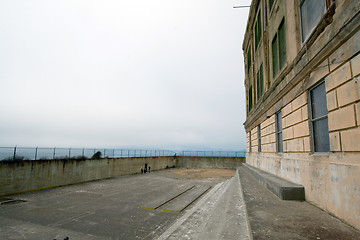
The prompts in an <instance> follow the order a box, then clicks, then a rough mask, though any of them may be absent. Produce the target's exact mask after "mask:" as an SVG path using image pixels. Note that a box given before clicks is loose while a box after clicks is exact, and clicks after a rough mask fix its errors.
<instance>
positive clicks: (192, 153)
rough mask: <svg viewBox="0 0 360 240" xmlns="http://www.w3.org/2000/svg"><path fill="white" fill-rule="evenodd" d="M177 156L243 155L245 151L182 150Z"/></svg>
mask: <svg viewBox="0 0 360 240" xmlns="http://www.w3.org/2000/svg"><path fill="white" fill-rule="evenodd" d="M177 155H178V156H189V157H245V155H246V152H241V151H182V152H179V153H178V154H177Z"/></svg>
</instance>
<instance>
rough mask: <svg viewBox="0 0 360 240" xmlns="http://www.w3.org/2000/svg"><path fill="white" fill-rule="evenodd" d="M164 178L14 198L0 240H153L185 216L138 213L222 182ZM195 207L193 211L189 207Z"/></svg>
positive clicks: (2, 209) (0, 220)
mask: <svg viewBox="0 0 360 240" xmlns="http://www.w3.org/2000/svg"><path fill="white" fill-rule="evenodd" d="M164 172H165V173H166V172H169V171H156V172H152V173H150V174H137V175H132V176H124V177H118V178H113V179H107V180H99V181H93V182H88V183H83V184H77V185H71V186H65V187H59V188H53V189H47V190H42V191H36V192H29V193H23V194H18V195H13V196H11V198H14V199H21V200H25V201H26V202H22V203H16V204H4V205H0V239H7V240H12V239H26V240H32V239H34V240H38V239H51V240H52V239H58V240H63V239H64V238H65V237H67V236H68V237H69V238H70V240H73V239H86V240H88V239H90V240H95V239H122V240H123V239H125V240H126V239H131V240H133V239H153V238H154V237H156V236H157V235H161V234H162V232H163V231H165V229H166V228H167V227H168V226H169V225H170V224H171V223H172V222H173V221H174V220H176V219H177V218H179V217H181V216H182V214H184V213H185V212H186V211H187V210H185V211H184V212H183V213H173V212H165V211H162V210H161V209H158V210H147V209H141V208H139V207H141V206H144V205H146V203H148V202H152V201H154V200H156V199H157V198H162V197H164V198H168V199H170V198H171V197H172V196H173V195H172V194H173V192H174V190H175V191H176V190H177V189H178V188H179V189H181V188H183V187H185V188H186V187H191V186H193V185H195V186H202V187H210V186H214V185H216V184H217V183H219V182H223V181H225V179H224V178H212V179H175V178H170V177H168V176H167V175H166V174H164ZM190 207H191V206H190Z"/></svg>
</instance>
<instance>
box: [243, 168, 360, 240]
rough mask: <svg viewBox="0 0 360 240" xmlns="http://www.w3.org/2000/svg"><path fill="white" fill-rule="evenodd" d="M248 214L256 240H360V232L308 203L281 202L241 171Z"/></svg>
mask: <svg viewBox="0 0 360 240" xmlns="http://www.w3.org/2000/svg"><path fill="white" fill-rule="evenodd" d="M239 177H240V181H241V186H242V189H243V194H244V200H245V203H246V207H247V214H248V217H249V222H250V226H251V230H252V234H253V238H254V239H255V240H262V239H303V240H307V239H327V240H338V239H342V240H353V239H360V232H359V231H357V230H356V229H354V228H352V227H350V226H349V225H346V224H345V223H343V222H341V221H340V220H339V219H337V218H335V217H332V216H331V215H329V214H327V213H326V212H323V211H321V210H320V209H319V208H316V207H315V206H313V205H311V204H309V203H308V202H298V201H285V200H280V199H279V198H278V197H277V196H275V195H274V194H273V193H272V192H270V191H269V190H268V189H266V188H265V187H264V186H263V185H262V184H260V183H259V182H257V180H256V179H255V178H254V177H253V176H251V175H250V174H249V173H247V172H246V171H245V170H244V169H243V168H240V169H239Z"/></svg>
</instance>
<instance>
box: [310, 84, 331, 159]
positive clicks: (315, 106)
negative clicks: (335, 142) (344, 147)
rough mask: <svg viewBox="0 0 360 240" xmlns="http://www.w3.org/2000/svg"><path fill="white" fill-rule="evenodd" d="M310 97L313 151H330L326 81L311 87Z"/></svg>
mask: <svg viewBox="0 0 360 240" xmlns="http://www.w3.org/2000/svg"><path fill="white" fill-rule="evenodd" d="M309 98H310V113H311V114H310V115H311V116H310V122H311V130H312V143H313V151H314V152H329V151H330V143H329V126H328V110H327V105H326V91H325V82H322V83H320V84H319V85H317V86H315V87H314V88H313V89H311V90H310V93H309Z"/></svg>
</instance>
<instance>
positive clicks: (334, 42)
mask: <svg viewBox="0 0 360 240" xmlns="http://www.w3.org/2000/svg"><path fill="white" fill-rule="evenodd" d="M359 29H360V1H359V0H253V1H252V4H251V8H250V13H249V19H248V24H247V30H246V33H245V37H244V42H243V50H244V58H245V72H246V78H245V89H246V105H247V119H246V122H245V123H244V126H245V129H246V133H247V156H246V162H247V163H248V164H250V165H252V166H254V167H257V168H260V169H262V170H265V171H267V172H270V173H273V174H275V175H277V176H279V177H282V178H285V179H288V180H290V181H292V182H296V183H299V184H302V185H303V186H304V187H305V197H306V200H307V201H309V202H311V203H312V204H314V205H316V206H318V207H320V208H322V209H324V210H325V211H328V212H330V213H331V214H333V215H335V216H337V217H339V218H341V219H343V220H344V221H346V222H347V223H349V224H350V225H352V226H354V227H355V228H357V229H360V54H359V53H360V31H359Z"/></svg>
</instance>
